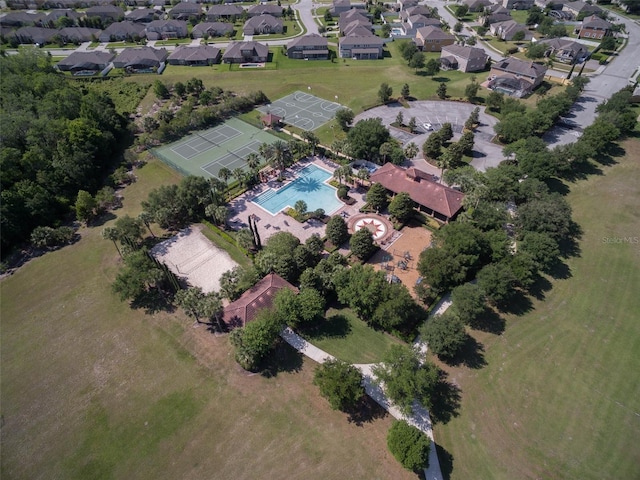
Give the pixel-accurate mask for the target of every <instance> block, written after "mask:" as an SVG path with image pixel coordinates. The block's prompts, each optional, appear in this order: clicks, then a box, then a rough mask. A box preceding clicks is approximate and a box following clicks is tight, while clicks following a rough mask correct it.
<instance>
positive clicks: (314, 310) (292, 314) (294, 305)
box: [274, 288, 324, 328]
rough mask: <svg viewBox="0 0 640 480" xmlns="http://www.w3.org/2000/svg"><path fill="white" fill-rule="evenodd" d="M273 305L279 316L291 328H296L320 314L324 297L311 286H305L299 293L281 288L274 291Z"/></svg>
mask: <svg viewBox="0 0 640 480" xmlns="http://www.w3.org/2000/svg"><path fill="white" fill-rule="evenodd" d="M274 306H275V308H276V310H277V312H278V314H279V316H280V318H282V320H283V321H284V322H285V323H286V324H287V325H289V326H290V327H291V328H296V327H298V326H300V324H304V323H309V322H311V321H312V320H315V319H317V318H319V317H321V316H322V314H323V313H324V298H323V297H322V295H321V294H320V292H318V291H317V290H315V289H313V288H306V289H304V290H301V291H300V293H295V292H294V291H292V290H290V289H288V288H283V289H281V290H280V291H278V293H276V295H275V297H274Z"/></svg>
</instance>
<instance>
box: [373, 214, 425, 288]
mask: <svg viewBox="0 0 640 480" xmlns="http://www.w3.org/2000/svg"><path fill="white" fill-rule="evenodd" d="M400 234H401V235H400V237H399V238H398V239H397V240H396V241H395V242H393V243H392V244H391V245H389V246H387V247H386V250H379V251H378V252H377V253H376V254H375V255H374V256H373V257H371V259H370V260H369V262H368V263H369V264H370V265H373V267H374V268H375V269H376V270H385V271H386V272H387V273H388V274H390V275H395V276H396V277H397V278H398V279H399V280H400V281H401V282H402V283H403V284H404V285H405V286H406V287H407V288H408V289H409V292H411V294H412V295H414V293H413V287H414V286H415V284H416V281H417V280H418V278H419V277H420V273H419V272H418V258H419V257H420V252H422V250H424V249H425V248H427V247H428V246H429V244H430V243H431V232H430V231H429V230H427V229H426V228H424V227H423V226H405V227H404V228H403V229H402V230H401V231H400Z"/></svg>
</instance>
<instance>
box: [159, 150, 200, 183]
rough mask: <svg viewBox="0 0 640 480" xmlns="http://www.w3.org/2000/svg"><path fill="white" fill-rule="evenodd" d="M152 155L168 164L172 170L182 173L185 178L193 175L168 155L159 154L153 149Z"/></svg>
mask: <svg viewBox="0 0 640 480" xmlns="http://www.w3.org/2000/svg"><path fill="white" fill-rule="evenodd" d="M150 152H151V155H153V156H154V157H156V158H157V159H158V160H160V161H161V162H164V163H166V164H167V165H169V166H170V167H171V168H173V169H174V170H176V171H178V172H180V173H181V174H182V175H184V176H185V177H188V176H189V175H193V173H192V172H189V171H188V170H186V169H185V168H183V167H181V166H180V165H178V164H177V163H176V162H174V161H173V160H171V159H170V158H169V157H168V156H167V155H165V154H163V153H161V152H159V151H158V150H157V149H155V148H152V149H151V150H150Z"/></svg>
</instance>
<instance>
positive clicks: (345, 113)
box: [335, 108, 354, 132]
mask: <svg viewBox="0 0 640 480" xmlns="http://www.w3.org/2000/svg"><path fill="white" fill-rule="evenodd" d="M335 118H336V122H338V125H339V126H340V128H341V129H342V131H343V132H346V131H348V130H349V126H350V125H351V122H353V118H354V115H353V111H352V110H349V109H348V108H340V109H338V110H337V111H336V115H335Z"/></svg>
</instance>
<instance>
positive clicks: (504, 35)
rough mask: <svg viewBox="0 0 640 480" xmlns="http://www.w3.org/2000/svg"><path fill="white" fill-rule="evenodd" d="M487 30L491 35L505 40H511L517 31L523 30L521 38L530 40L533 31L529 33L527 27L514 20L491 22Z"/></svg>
mask: <svg viewBox="0 0 640 480" xmlns="http://www.w3.org/2000/svg"><path fill="white" fill-rule="evenodd" d="M489 31H490V32H491V34H492V35H494V36H496V37H498V38H500V39H502V40H505V41H510V40H513V37H514V36H515V34H516V33H517V32H524V38H523V40H525V41H530V40H531V39H532V38H533V33H531V31H530V30H529V28H528V27H527V26H526V25H523V24H521V23H518V22H516V21H515V20H507V21H506V22H498V23H492V24H491V26H490V27H489Z"/></svg>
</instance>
